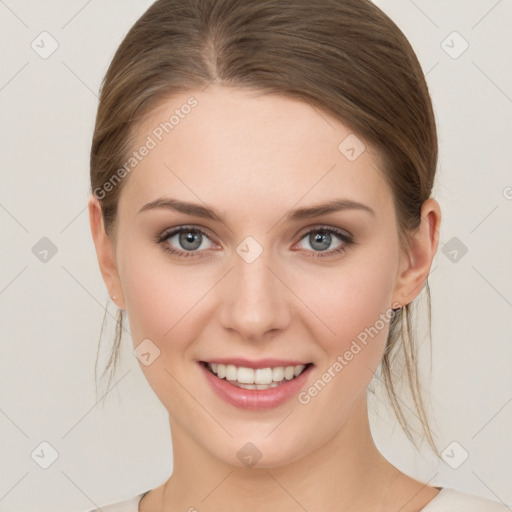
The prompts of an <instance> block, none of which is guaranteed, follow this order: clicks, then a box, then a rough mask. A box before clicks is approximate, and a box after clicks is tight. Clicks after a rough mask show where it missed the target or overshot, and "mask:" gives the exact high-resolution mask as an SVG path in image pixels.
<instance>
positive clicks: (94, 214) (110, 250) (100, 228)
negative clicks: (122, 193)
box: [88, 194, 126, 309]
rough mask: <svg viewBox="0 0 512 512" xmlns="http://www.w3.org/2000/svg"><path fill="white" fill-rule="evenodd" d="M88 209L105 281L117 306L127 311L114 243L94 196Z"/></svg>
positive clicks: (91, 196) (90, 199) (90, 198)
mask: <svg viewBox="0 0 512 512" xmlns="http://www.w3.org/2000/svg"><path fill="white" fill-rule="evenodd" d="M88 208H89V224H90V226H91V234H92V238H93V241H94V246H95V247H96V255H97V257H98V263H99V266H100V271H101V275H102V276H103V281H104V282H105V285H106V287H107V290H108V293H109V295H110V297H113V296H115V297H116V299H115V301H114V302H115V303H116V304H117V306H119V307H120V308H121V309H126V308H125V303H124V296H123V289H122V287H121V280H120V279H119V274H118V271H117V265H116V259H115V251H114V242H113V240H111V239H110V238H109V237H108V236H107V234H106V233H105V226H104V224H103V216H102V214H101V205H100V202H99V201H98V199H97V198H96V197H95V196H94V195H93V194H91V195H90V196H89V201H88ZM112 300H113V299H112Z"/></svg>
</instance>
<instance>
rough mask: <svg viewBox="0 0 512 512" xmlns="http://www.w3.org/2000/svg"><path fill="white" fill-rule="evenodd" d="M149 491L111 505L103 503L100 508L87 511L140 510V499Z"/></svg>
mask: <svg viewBox="0 0 512 512" xmlns="http://www.w3.org/2000/svg"><path fill="white" fill-rule="evenodd" d="M148 492H149V491H146V492H142V493H140V494H137V495H136V496H133V497H131V498H128V499H127V500H123V501H118V502H116V503H111V504H109V505H101V507H100V508H94V509H91V510H88V511H87V512H138V511H139V503H140V500H141V499H142V498H143V497H144V495H146V494H147V493H148Z"/></svg>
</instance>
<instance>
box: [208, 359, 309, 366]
mask: <svg viewBox="0 0 512 512" xmlns="http://www.w3.org/2000/svg"><path fill="white" fill-rule="evenodd" d="M202 362H204V363H213V364H223V365H228V364H232V365H233V366H238V367H241V366H242V367H244V368H253V369H257V368H274V367H277V366H284V367H286V366H299V365H304V366H305V365H307V364H309V363H310V361H308V362H304V361H297V360H296V359H272V358H267V359H258V360H254V359H253V360H249V359H245V358H243V357H229V358H227V357H220V358H216V359H208V360H203V361H202Z"/></svg>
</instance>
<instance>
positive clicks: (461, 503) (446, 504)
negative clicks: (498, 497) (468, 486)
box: [420, 487, 510, 512]
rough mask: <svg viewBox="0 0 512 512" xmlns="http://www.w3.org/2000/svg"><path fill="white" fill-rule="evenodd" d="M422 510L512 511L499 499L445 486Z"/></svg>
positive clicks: (444, 511)
mask: <svg viewBox="0 0 512 512" xmlns="http://www.w3.org/2000/svg"><path fill="white" fill-rule="evenodd" d="M420 512H510V509H509V508H508V507H507V506H506V505H504V504H503V503H500V502H498V501H493V500H489V499H486V498H481V497H479V496H475V495H473V494H467V493H465V492H462V491H458V490H456V489H452V488H450V487H443V488H442V490H441V492H440V493H439V494H438V495H437V496H436V497H435V498H434V499H433V500H432V501H431V502H430V503H429V504H428V505H427V506H426V507H424V508H422V509H421V511H420Z"/></svg>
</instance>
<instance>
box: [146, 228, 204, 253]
mask: <svg viewBox="0 0 512 512" xmlns="http://www.w3.org/2000/svg"><path fill="white" fill-rule="evenodd" d="M173 239H174V242H173ZM207 240H209V241H210V242H211V240H210V238H209V237H208V235H207V234H206V233H205V232H204V231H203V230H201V229H199V228H194V227H188V226H182V227H180V228H176V229H173V230H171V231H166V232H164V233H163V234H162V235H159V236H158V237H157V239H156V242H157V243H159V244H161V245H162V248H163V249H164V250H165V251H166V252H169V253H171V254H175V255H177V256H179V257H180V258H187V257H191V256H195V254H194V253H196V252H199V249H201V250H204V249H210V248H211V247H208V244H207V243H206V241H207ZM171 243H174V244H175V247H172V246H171V245H170V244H171ZM176 246H177V248H176Z"/></svg>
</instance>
